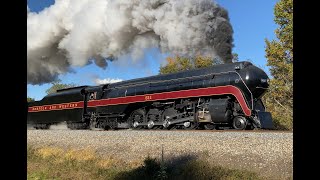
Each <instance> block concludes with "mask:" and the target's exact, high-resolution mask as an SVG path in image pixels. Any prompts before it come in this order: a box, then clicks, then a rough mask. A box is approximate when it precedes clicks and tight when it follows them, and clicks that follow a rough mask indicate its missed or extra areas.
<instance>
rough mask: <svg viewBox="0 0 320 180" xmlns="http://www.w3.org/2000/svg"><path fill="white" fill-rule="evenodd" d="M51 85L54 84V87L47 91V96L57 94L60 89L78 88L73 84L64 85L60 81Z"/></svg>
mask: <svg viewBox="0 0 320 180" xmlns="http://www.w3.org/2000/svg"><path fill="white" fill-rule="evenodd" d="M51 84H52V86H51V87H50V88H49V89H47V90H46V93H47V94H52V93H55V92H57V90H59V89H64V88H71V87H75V86H77V85H76V84H73V83H71V84H63V83H61V81H60V80H58V81H54V82H52V83H51Z"/></svg>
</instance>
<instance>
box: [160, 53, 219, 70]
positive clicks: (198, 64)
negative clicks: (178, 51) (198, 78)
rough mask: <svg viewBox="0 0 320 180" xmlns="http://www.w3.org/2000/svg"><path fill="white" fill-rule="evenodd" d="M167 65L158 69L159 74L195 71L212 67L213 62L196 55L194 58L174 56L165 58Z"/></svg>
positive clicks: (210, 59) (211, 59)
mask: <svg viewBox="0 0 320 180" xmlns="http://www.w3.org/2000/svg"><path fill="white" fill-rule="evenodd" d="M166 61H167V64H166V65H165V66H161V67H160V74H168V73H175V72H179V71H184V70H190V69H197V68H204V67H209V66H213V65H214V64H215V63H214V60H213V58H211V57H206V56H201V55H197V56H195V57H194V58H188V57H182V56H175V57H167V59H166Z"/></svg>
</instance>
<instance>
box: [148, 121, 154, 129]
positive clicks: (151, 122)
mask: <svg viewBox="0 0 320 180" xmlns="http://www.w3.org/2000/svg"><path fill="white" fill-rule="evenodd" d="M153 126H154V122H153V121H149V122H148V128H149V129H151V128H153Z"/></svg>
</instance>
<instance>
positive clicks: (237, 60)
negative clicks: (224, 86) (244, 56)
mask: <svg viewBox="0 0 320 180" xmlns="http://www.w3.org/2000/svg"><path fill="white" fill-rule="evenodd" d="M232 62H239V55H238V53H232Z"/></svg>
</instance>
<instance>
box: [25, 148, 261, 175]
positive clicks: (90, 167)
mask: <svg viewBox="0 0 320 180" xmlns="http://www.w3.org/2000/svg"><path fill="white" fill-rule="evenodd" d="M27 158H28V167H27V173H28V174H27V179H34V180H45V179H55V180H60V179H61V180H64V179H70V180H71V179H79V180H81V179H86V180H87V179H97V180H100V179H104V180H105V179H114V180H127V179H129V180H135V179H137V180H138V179H139V180H140V179H142V180H143V179H159V180H162V179H163V180H164V179H177V180H179V179H190V180H191V179H198V180H202V179H203V180H204V179H206V180H207V179H212V180H215V179H217V180H235V179H249V180H250V179H261V178H260V177H259V176H258V175H257V174H256V173H253V172H249V171H244V170H234V169H228V168H225V167H221V166H215V165H211V164H210V163H208V162H206V161H205V160H203V159H200V158H196V157H195V156H191V155H190V156H180V157H177V158H173V159H170V160H168V161H159V160H157V159H154V158H150V157H147V158H146V159H144V161H143V162H138V161H137V162H130V163H128V162H124V161H122V160H120V159H117V158H112V157H109V158H102V157H99V156H98V155H96V154H95V152H94V151H92V150H90V149H83V150H74V149H70V150H63V149H60V148H57V147H43V148H35V147H32V146H28V148H27Z"/></svg>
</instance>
